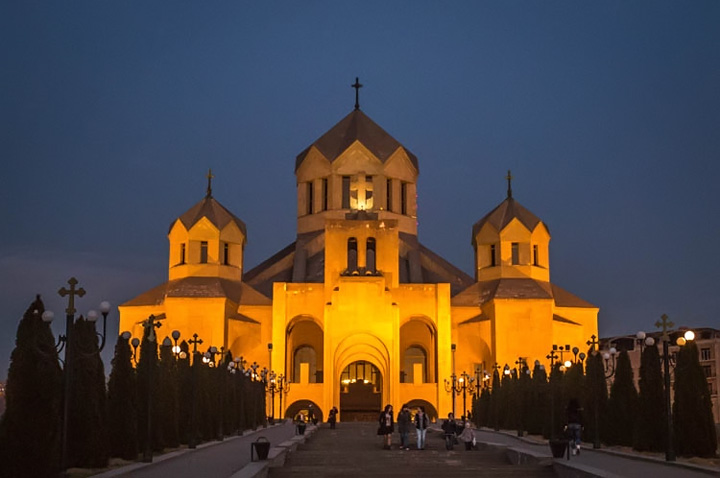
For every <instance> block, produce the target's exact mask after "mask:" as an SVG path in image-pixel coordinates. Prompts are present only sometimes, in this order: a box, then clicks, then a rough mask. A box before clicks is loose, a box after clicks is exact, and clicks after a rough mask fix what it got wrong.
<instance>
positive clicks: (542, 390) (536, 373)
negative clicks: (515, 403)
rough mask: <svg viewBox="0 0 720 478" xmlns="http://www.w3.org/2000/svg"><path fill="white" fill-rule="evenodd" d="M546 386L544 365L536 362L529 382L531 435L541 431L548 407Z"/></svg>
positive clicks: (529, 423)
mask: <svg viewBox="0 0 720 478" xmlns="http://www.w3.org/2000/svg"><path fill="white" fill-rule="evenodd" d="M547 388H548V384H547V373H546V372H545V367H543V366H542V365H540V363H539V362H537V363H536V364H535V368H534V369H533V375H532V381H531V383H530V406H529V408H528V410H529V413H528V433H530V434H532V435H540V434H542V432H543V423H544V421H545V417H546V416H547V414H548V407H549V404H548V389H547Z"/></svg>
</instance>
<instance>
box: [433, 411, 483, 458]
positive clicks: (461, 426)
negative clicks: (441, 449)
mask: <svg viewBox="0 0 720 478" xmlns="http://www.w3.org/2000/svg"><path fill="white" fill-rule="evenodd" d="M441 428H442V431H443V433H444V434H445V448H446V449H447V450H452V449H453V448H454V447H455V442H456V440H458V441H461V442H463V443H464V444H465V450H468V451H469V450H472V447H473V446H474V445H475V444H476V443H477V439H476V437H475V430H474V429H473V428H472V426H471V424H470V421H469V420H465V417H463V419H462V420H460V421H457V420H455V416H454V415H453V414H452V413H448V417H447V419H446V420H445V421H443V424H442V426H441Z"/></svg>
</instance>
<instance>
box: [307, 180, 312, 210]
mask: <svg viewBox="0 0 720 478" xmlns="http://www.w3.org/2000/svg"><path fill="white" fill-rule="evenodd" d="M306 212H307V213H308V214H312V213H313V183H312V181H310V182H309V183H307V211H306Z"/></svg>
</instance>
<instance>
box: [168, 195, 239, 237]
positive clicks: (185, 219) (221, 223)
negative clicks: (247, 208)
mask: <svg viewBox="0 0 720 478" xmlns="http://www.w3.org/2000/svg"><path fill="white" fill-rule="evenodd" d="M204 217H206V218H207V219H208V220H209V221H210V222H211V223H212V224H213V225H214V226H215V227H217V228H218V229H220V230H222V229H223V228H224V227H225V226H227V225H228V224H230V223H231V222H234V223H235V224H236V225H237V227H238V228H239V229H240V230H241V231H242V233H243V234H244V235H247V232H246V230H245V223H244V222H242V221H241V220H240V219H239V218H238V217H237V216H235V215H234V214H233V213H231V212H230V211H228V210H227V209H226V208H225V206H223V205H222V204H220V203H219V202H218V201H216V200H215V198H213V197H212V195H210V194H208V195H207V196H205V198H204V199H203V200H202V201H200V202H199V203H197V204H195V205H194V206H193V207H191V208H190V209H188V210H187V211H186V212H185V213H184V214H183V215H182V216H180V217H179V218H178V220H179V221H180V222H182V224H183V226H185V229H187V230H190V228H192V227H193V226H194V225H195V224H197V222H198V221H200V220H201V219H202V218H204ZM173 224H175V221H173V223H172V224H171V225H170V228H171V229H172V226H173Z"/></svg>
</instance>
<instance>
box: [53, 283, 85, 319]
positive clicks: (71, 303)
mask: <svg viewBox="0 0 720 478" xmlns="http://www.w3.org/2000/svg"><path fill="white" fill-rule="evenodd" d="M77 283H78V281H77V279H76V278H74V277H71V278H70V279H69V280H68V284H70V289H69V290H68V289H66V288H65V287H63V288H62V289H60V290H59V291H58V294H60V297H65V296H66V295H69V296H70V297H69V298H68V306H67V309H65V312H66V313H67V315H74V314H75V312H76V310H75V296H78V297H82V296H84V295H85V289H83V288H82V287H80V288H78V289H76V288H75V286H76V285H77Z"/></svg>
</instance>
